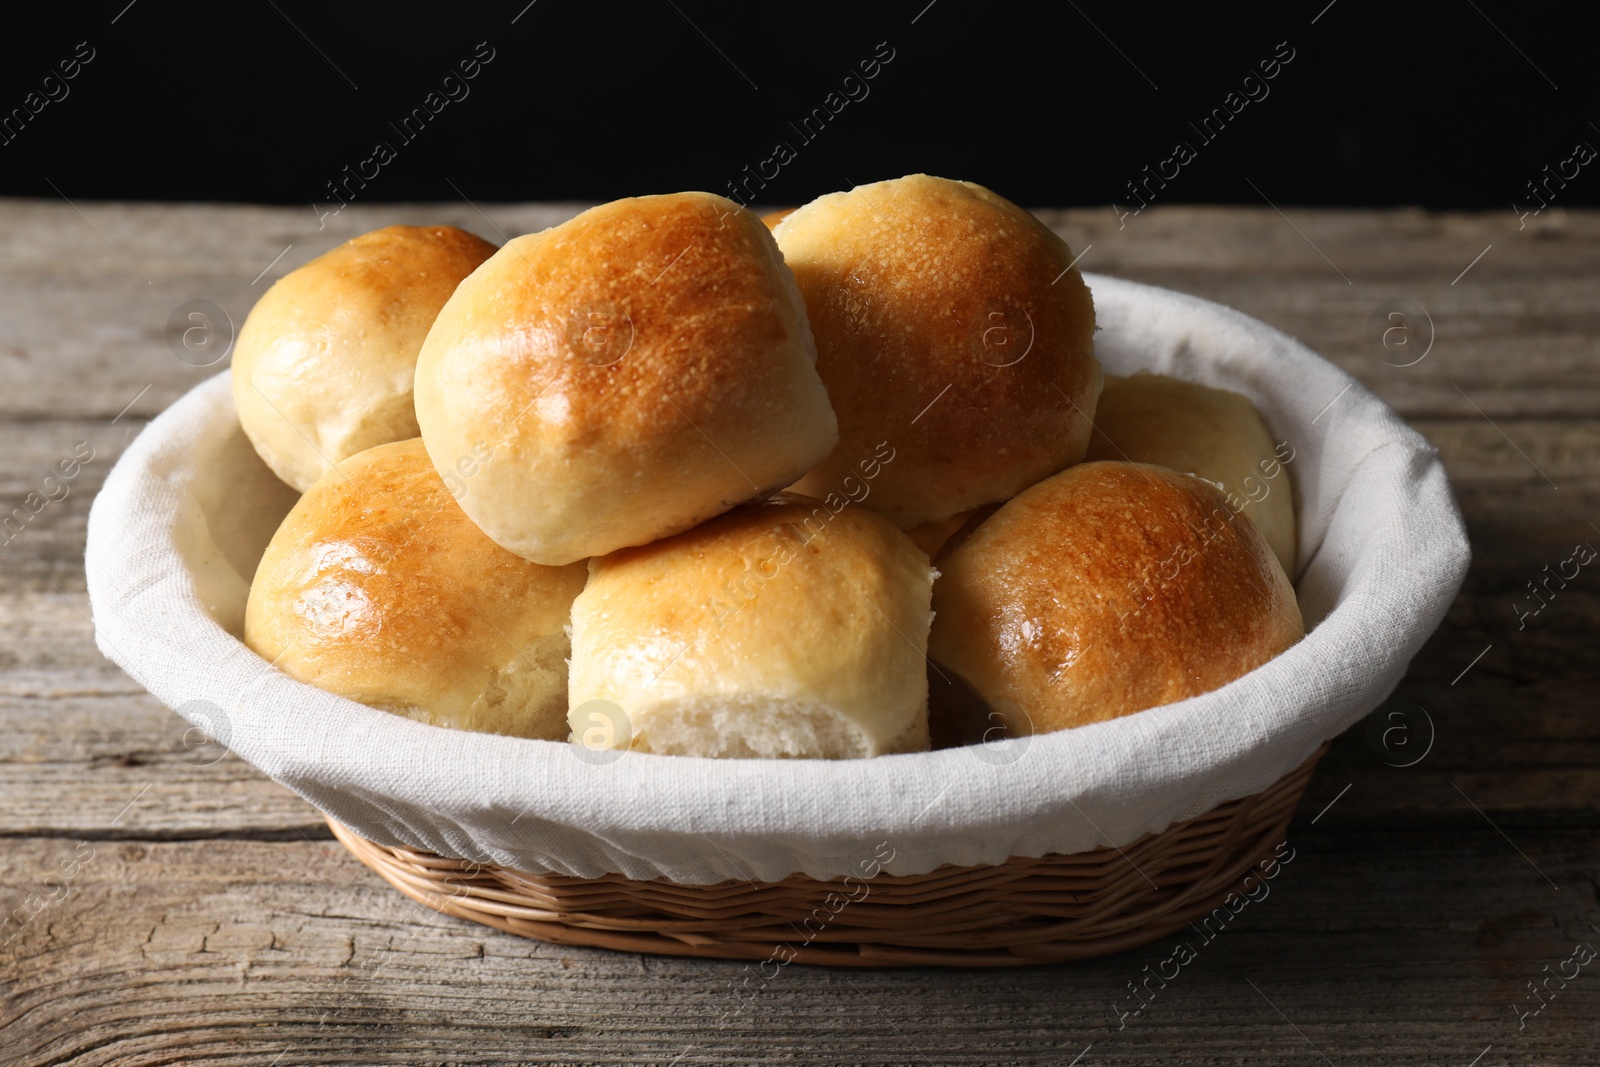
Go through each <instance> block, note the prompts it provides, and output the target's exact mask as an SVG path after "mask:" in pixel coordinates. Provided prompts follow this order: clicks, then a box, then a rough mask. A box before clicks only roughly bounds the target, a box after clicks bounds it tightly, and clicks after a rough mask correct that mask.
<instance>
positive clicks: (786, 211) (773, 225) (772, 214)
mask: <svg viewBox="0 0 1600 1067" xmlns="http://www.w3.org/2000/svg"><path fill="white" fill-rule="evenodd" d="M794 212H795V209H794V208H792V207H786V208H780V209H779V210H777V211H769V212H767V213H766V214H765V215H762V216H761V221H762V222H764V223H766V224H767V229H769V230H775V229H777V228H778V223H780V222H782V221H783V220H784V219H786V218H788V217H789V216H790V215H793V214H794Z"/></svg>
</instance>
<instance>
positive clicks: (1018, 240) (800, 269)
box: [774, 174, 1100, 529]
mask: <svg viewBox="0 0 1600 1067" xmlns="http://www.w3.org/2000/svg"><path fill="white" fill-rule="evenodd" d="M774 236H775V237H776V238H777V240H778V245H779V247H781V248H782V249H783V254H784V257H785V259H786V260H787V261H788V263H789V266H790V267H791V268H792V269H793V270H794V274H795V281H796V283H797V284H798V285H799V287H800V292H801V294H802V295H803V296H804V297H805V301H806V309H807V314H808V315H809V316H810V319H811V328H812V331H813V333H814V334H815V336H816V342H817V370H818V372H819V373H820V374H821V375H822V380H823V381H824V382H825V383H826V384H827V387H828V394H829V396H830V397H831V398H832V400H833V406H834V410H835V411H836V412H837V413H838V416H839V445H838V447H837V448H835V449H834V450H833V452H832V454H830V455H829V456H828V458H827V459H826V460H825V461H823V462H822V463H821V464H820V465H819V466H818V467H817V468H816V469H815V470H813V471H811V472H810V473H808V474H807V475H806V476H805V477H804V478H802V479H800V480H799V481H798V482H797V483H796V484H795V485H794V486H793V488H794V490H795V491H796V492H801V493H806V494H809V495H811V496H817V497H824V498H825V497H826V496H827V495H828V494H829V493H835V492H841V491H842V490H841V485H842V483H843V481H844V479H845V478H846V477H847V476H849V475H851V474H852V473H853V470H854V468H855V466H856V464H857V463H858V462H859V461H860V460H861V459H862V458H863V457H864V456H868V455H871V454H872V451H873V449H874V448H875V447H876V446H877V445H878V444H879V443H880V442H888V444H889V445H890V446H891V447H893V449H894V450H895V452H896V454H897V457H898V458H897V459H896V460H895V462H894V463H893V464H892V465H891V466H889V467H887V468H886V469H885V471H884V473H883V476H882V477H881V478H879V479H878V480H877V482H875V483H874V485H873V489H872V496H871V497H870V499H868V500H866V501H865V502H864V506H866V507H868V508H870V509H872V510H874V511H877V512H878V513H879V514H881V515H885V516H887V517H888V518H890V519H891V520H893V521H894V522H895V523H896V524H897V525H899V526H900V527H901V528H902V529H909V528H911V527H914V526H919V525H922V524H925V523H933V522H940V521H942V520H944V519H947V518H949V517H950V516H952V515H954V514H956V513H957V512H960V511H966V510H969V509H971V508H975V507H977V506H979V505H981V504H986V503H991V502H993V501H998V500H1005V499H1007V498H1009V497H1011V496H1012V495H1014V494H1016V493H1018V492H1020V491H1021V490H1023V489H1025V488H1027V487H1028V486H1030V485H1032V484H1033V483H1034V482H1037V481H1038V480H1040V479H1041V478H1044V477H1047V476H1048V475H1050V474H1053V473H1055V472H1056V471H1058V470H1060V469H1061V468H1062V467H1064V466H1066V465H1067V464H1069V463H1073V462H1076V461H1077V460H1079V459H1081V458H1082V457H1083V453H1084V449H1085V448H1086V447H1087V445H1088V442H1089V420H1090V418H1091V417H1092V416H1093V414H1094V406H1095V400H1096V398H1097V397H1098V395H1099V391H1100V368H1099V363H1098V361H1097V360H1096V359H1095V357H1094V345H1093V335H1094V305H1093V302H1092V301H1091V299H1090V295H1089V290H1088V288H1087V287H1086V286H1085V285H1084V283H1083V278H1082V277H1081V276H1080V275H1079V273H1078V272H1077V270H1076V268H1073V267H1072V262H1073V254H1072V250H1071V249H1069V248H1068V247H1067V245H1066V244H1065V242H1063V241H1062V240H1061V238H1059V237H1057V236H1056V235H1055V234H1054V233H1052V232H1051V231H1050V230H1049V228H1047V227H1046V226H1045V225H1044V224H1043V223H1041V222H1039V220H1038V219H1035V218H1034V217H1033V216H1032V215H1030V214H1029V213H1028V212H1026V211H1024V210H1022V209H1021V208H1019V207H1017V206H1016V205H1015V204H1012V203H1011V202H1010V201H1008V200H1005V199H1002V198H1001V197H999V196H996V195H995V194H994V193H992V192H990V191H989V190H987V189H985V188H983V187H982V186H978V185H974V184H972V183H970V182H956V181H949V180H947V179H944V178H933V177H929V176H928V175H925V174H914V175H911V176H910V177H906V178H899V179H896V180H894V181H886V182H878V183H876V184H873V185H863V186H858V187H857V188H855V189H853V190H851V191H850V192H847V193H830V194H829V195H827V196H823V197H819V198H818V199H816V200H813V201H812V202H811V203H809V204H806V205H805V206H804V207H801V208H800V209H799V210H797V211H795V212H794V213H793V214H792V215H789V216H788V217H787V218H785V219H783V220H782V221H781V222H780V223H779V224H778V226H777V229H776V230H775V231H774Z"/></svg>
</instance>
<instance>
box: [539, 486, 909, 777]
mask: <svg viewBox="0 0 1600 1067" xmlns="http://www.w3.org/2000/svg"><path fill="white" fill-rule="evenodd" d="M589 567H590V571H589V583H588V585H587V586H585V587H584V590H583V592H582V593H581V594H580V595H579V596H578V599H577V601H576V602H575V603H574V604H573V608H572V675H571V688H570V696H569V700H570V705H571V708H572V721H571V725H572V729H573V733H574V736H577V737H583V736H584V734H585V730H586V727H587V726H588V723H587V721H586V720H585V716H584V714H583V712H584V709H585V707H586V706H590V707H592V705H591V704H590V702H592V701H609V702H611V703H612V704H614V705H616V707H617V708H620V709H621V718H622V720H623V722H624V723H625V724H626V728H625V729H614V730H609V731H596V733H597V734H605V735H606V736H604V737H601V738H600V743H601V744H604V745H607V746H609V747H615V748H629V747H631V748H633V749H634V750H636V751H645V752H660V753H673V754H679V755H696V756H732V757H756V756H761V757H789V758H795V757H809V758H815V759H847V758H854V757H862V756H876V755H881V754H883V753H887V752H909V751H918V750H923V749H926V748H927V747H928V717H927V701H928V689H927V677H926V673H925V672H926V666H925V655H926V651H927V635H928V626H929V621H930V614H929V599H930V595H931V588H932V584H933V579H934V574H935V572H934V571H933V569H932V568H931V566H930V565H929V563H928V557H927V556H926V555H925V554H923V553H922V552H921V551H920V550H919V549H918V548H917V547H916V546H915V545H913V544H912V543H911V542H910V540H908V539H907V538H906V536H905V534H903V533H901V532H900V530H898V529H896V528H895V526H894V525H893V524H892V523H890V522H888V521H887V520H885V519H883V518H881V517H879V516H877V515H874V514H872V513H871V512H868V511H865V510H863V509H861V508H856V507H848V508H843V509H841V510H839V511H838V512H837V513H835V512H833V511H831V510H830V509H829V508H828V507H827V506H826V505H825V504H823V503H822V502H821V501H818V500H811V499H807V498H804V497H798V496H789V495H780V496H778V497H774V498H772V499H770V500H767V501H765V502H762V503H759V504H748V505H745V506H743V507H740V508H737V509H735V510H734V511H731V512H729V513H728V514H726V515H722V516H720V517H718V518H715V519H712V520H711V521H709V522H706V523H704V524H702V525H700V526H697V527H695V528H694V529H692V530H689V531H687V532H685V533H681V534H678V535H677V536H675V537H670V538H667V539H666V540H663V541H658V542H656V543H654V544H650V545H645V546H643V547H640V548H629V549H623V550H621V551H619V552H614V553H612V554H611V555H609V556H604V557H601V558H597V559H593V560H591V561H590V564H589Z"/></svg>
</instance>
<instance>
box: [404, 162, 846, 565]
mask: <svg viewBox="0 0 1600 1067" xmlns="http://www.w3.org/2000/svg"><path fill="white" fill-rule="evenodd" d="M815 364H816V350H815V348H814V346H813V344H812V341H811V331H810V330H809V329H808V328H807V326H806V317H805V307H804V305H803V304H802V303H801V301H800V297H799V294H798V293H797V292H796V291H795V288H794V281H793V278H792V276H791V275H790V273H789V270H788V268H787V267H785V266H784V263H783V257H782V256H781V255H780V254H779V252H778V247H777V245H776V244H774V243H773V239H772V235H771V234H770V233H769V232H768V231H767V228H766V227H765V226H763V225H762V223H761V220H760V219H759V218H757V217H756V216H755V215H754V214H752V213H751V212H749V211H746V210H745V209H743V208H741V207H739V206H738V205H736V204H734V203H733V202H732V201H731V200H726V199H724V198H722V197H720V196H714V195H712V194H710V193H677V194H672V195H668V196H645V197H638V198H635V199H629V200H618V201H616V202H614V203H610V204H605V205H602V206H600V207H597V208H592V209H591V210H589V211H585V212H584V213H583V214H581V215H579V216H578V217H577V218H575V219H572V220H571V221H570V222H566V223H563V224H562V225H560V226H556V227H554V228H552V229H548V230H545V231H543V232H541V233H536V234H530V235H528V236H526V237H518V238H516V239H515V240H513V241H510V242H508V243H507V244H506V246H505V247H504V248H503V249H501V250H500V251H499V252H498V253H496V254H495V255H494V257H493V258H491V259H490V260H489V261H488V262H487V263H485V264H484V265H483V266H482V267H481V268H479V269H478V270H477V271H476V272H475V273H474V274H473V275H472V277H470V278H468V279H467V280H466V281H465V282H463V283H462V284H461V287H460V288H459V289H457V290H456V293H455V295H454V296H453V297H451V298H450V301H449V303H448V304H446V305H445V307H444V310H443V311H441V312H440V313H439V317H438V320H437V321H436V322H435V323H434V327H433V330H432V331H431V332H430V333H429V334H428V339H427V342H426V343H425V344H424V345H423V350H422V355H421V358H420V359H419V361H418V363H417V385H416V388H417V397H416V403H417V420H418V422H419V423H420V424H421V427H422V437H423V440H424V441H425V442H426V444H427V447H428V454H429V455H431V456H432V457H433V460H434V463H435V464H436V465H437V466H438V467H439V469H440V470H441V471H448V470H452V469H455V468H456V467H457V465H458V464H459V463H460V462H462V461H463V460H464V459H467V458H469V457H472V456H475V455H480V454H481V455H482V456H483V457H484V458H483V459H482V462H481V463H478V464H477V469H476V473H474V474H473V475H472V476H471V477H470V478H463V479H462V480H461V486H460V488H461V493H460V495H459V499H460V501H461V506H462V507H463V508H464V509H465V510H466V512H467V514H468V515H470V516H472V518H473V520H474V521H475V522H477V524H478V525H479V526H480V527H482V529H483V530H484V532H485V533H487V534H488V535H489V536H490V537H491V538H493V539H494V540H495V541H496V542H497V543H499V544H501V545H503V546H504V547H505V548H507V549H510V550H511V551H513V552H516V553H517V554H518V555H521V556H525V557H526V558H528V559H531V560H535V561H537V562H540V563H548V564H562V563H570V562H572V561H573V560H578V559H583V558H584V557H586V556H591V555H600V554H602V553H606V552H610V551H612V550H614V549H617V548H622V547H624V546H628V545H640V544H646V543H648V542H650V541H653V540H656V539H657V538H660V537H665V536H668V535H670V534H674V533H678V532H680V531H682V530H686V529H688V528H689V527H691V526H693V525H695V524H696V523H698V522H702V521H704V520H705V519H708V518H710V517H711V516H713V515H717V514H720V513H721V512H723V511H726V510H728V509H729V508H730V507H732V506H733V505H735V504H737V503H739V502H740V501H744V500H750V499H752V498H754V497H757V496H760V495H762V494H763V493H768V492H771V491H773V490H776V489H780V488H782V487H783V486H785V485H787V484H788V483H789V482H791V481H793V480H794V479H795V478H797V477H799V476H800V475H801V474H803V473H804V472H805V471H806V470H808V469H810V468H811V467H812V466H813V465H814V464H815V463H816V462H817V461H818V460H820V459H821V458H822V457H823V456H825V455H827V454H828V451H829V449H831V448H832V447H833V444H834V442H835V441H837V440H838V425H837V422H836V421H835V419H834V415H833V409H832V408H831V407H830V406H829V403H828V396H827V392H826V390H824V388H823V386H822V381H821V379H819V378H818V377H817V371H816V366H815Z"/></svg>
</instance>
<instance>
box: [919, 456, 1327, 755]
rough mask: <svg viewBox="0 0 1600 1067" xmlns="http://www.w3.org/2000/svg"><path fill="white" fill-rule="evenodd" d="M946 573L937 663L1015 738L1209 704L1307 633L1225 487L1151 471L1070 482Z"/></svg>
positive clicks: (1068, 475) (1016, 509)
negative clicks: (1198, 698) (1201, 699)
mask: <svg viewBox="0 0 1600 1067" xmlns="http://www.w3.org/2000/svg"><path fill="white" fill-rule="evenodd" d="M940 569H941V571H942V572H943V573H942V576H941V577H940V579H939V584H938V585H937V586H936V587H935V589H934V612H935V615H934V624H933V633H932V636H931V637H930V639H929V656H930V657H931V658H932V659H933V660H934V662H936V663H937V664H939V665H940V666H941V667H942V668H943V669H944V670H945V671H946V672H954V673H955V674H956V675H958V676H959V677H960V678H961V679H962V680H963V681H964V682H965V683H966V684H967V685H969V686H971V688H972V689H973V690H975V691H976V692H977V694H978V695H979V696H980V697H982V698H983V700H984V701H986V702H987V704H988V705H989V707H990V708H991V709H993V711H994V713H996V714H998V715H999V716H1000V717H1001V719H1003V721H1004V724H1005V727H1006V729H1007V731H1008V732H1010V733H1013V734H1027V733H1045V732H1048V731H1051V730H1061V729H1065V728H1068V727H1073V726H1083V725H1086V724H1088V723H1093V722H1100V721H1102V720H1105V719H1112V718H1116V717H1117V716H1119V715H1127V714H1129V713H1130V712H1135V711H1139V710H1141V709H1143V708H1150V707H1155V706H1156V705H1158V704H1168V703H1171V702H1172V701H1175V700H1182V699H1184V698H1185V697H1191V696H1195V695H1197V694H1200V693H1205V692H1209V691H1210V690H1212V689H1216V688H1219V687H1220V686H1223V685H1226V684H1227V683H1228V682H1230V681H1232V680H1233V679H1235V678H1237V677H1239V676H1240V675H1242V674H1245V673H1246V672H1248V671H1250V670H1253V669H1254V668H1256V667H1259V666H1260V665H1261V664H1263V663H1265V662H1266V661H1267V660H1269V659H1271V658H1272V657H1273V656H1276V655H1277V654H1278V653H1280V652H1282V651H1283V650H1284V649H1286V648H1288V647H1289V646H1290V645H1292V644H1294V643H1295V641H1297V640H1298V639H1299V638H1300V637H1301V636H1302V632H1303V631H1302V624H1301V619H1300V609H1299V607H1298V606H1297V604H1296V602H1295V595H1294V589H1293V587H1292V586H1290V584H1289V579H1288V578H1287V577H1286V576H1285V575H1284V573H1283V568H1282V567H1280V566H1279V565H1278V560H1277V558H1276V557H1275V556H1274V555H1273V554H1272V551H1271V549H1269V548H1268V547H1267V544H1266V542H1265V541H1264V540H1263V539H1262V537H1261V534H1260V533H1259V532H1258V531H1257V530H1256V528H1255V526H1253V525H1252V524H1251V523H1250V522H1249V520H1247V519H1242V518H1240V517H1238V516H1237V515H1236V514H1235V513H1234V512H1233V511H1232V510H1231V509H1230V508H1229V507H1228V505H1227V503H1226V501H1225V500H1224V499H1223V496H1222V494H1221V492H1219V491H1218V490H1217V489H1216V487H1214V486H1212V485H1211V484H1209V483H1207V482H1204V481H1201V480H1200V479H1199V478H1195V477H1192V476H1190V475H1187V474H1178V473H1175V472H1173V471H1170V470H1168V469H1166V468H1165V467H1157V466H1152V465H1148V464H1142V463H1139V464H1136V463H1081V464H1079V465H1077V466H1074V467H1069V468H1068V469H1066V470H1064V471H1062V472H1061V473H1060V474H1057V475H1055V476H1054V477H1051V478H1048V479H1046V480H1045V481H1043V482H1040V483H1039V484H1038V485H1035V486H1034V487H1033V488H1031V489H1029V490H1027V491H1026V492H1024V493H1022V494H1020V495H1019V496H1017V497H1015V498H1014V499H1012V500H1011V501H1010V502H1009V503H1007V504H1006V505H1004V506H1003V507H1001V508H1000V510H999V511H997V512H996V513H995V514H994V516H993V517H992V518H990V519H989V521H987V522H985V523H984V524H983V525H982V526H980V527H978V529H977V530H976V531H974V532H973V533H972V535H971V536H970V537H969V538H968V539H967V540H966V542H965V543H964V544H962V545H961V546H960V547H959V548H957V549H955V550H954V551H952V552H950V553H949V554H948V555H946V556H945V557H944V558H943V560H942V561H941V562H940ZM953 732H955V731H953Z"/></svg>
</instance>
